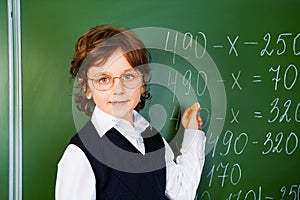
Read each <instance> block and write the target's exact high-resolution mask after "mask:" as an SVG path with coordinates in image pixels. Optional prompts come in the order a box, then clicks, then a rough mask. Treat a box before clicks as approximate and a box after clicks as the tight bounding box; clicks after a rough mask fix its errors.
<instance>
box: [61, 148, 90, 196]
mask: <svg viewBox="0 0 300 200" xmlns="http://www.w3.org/2000/svg"><path fill="white" fill-rule="evenodd" d="M95 194H96V193H95V177H94V173H93V170H92V167H91V165H90V163H89V161H88V159H87V158H86V156H85V154H84V153H83V152H82V151H81V149H80V148H78V147H77V146H75V145H72V144H71V145H69V146H68V147H67V149H66V151H65V152H64V155H63V157H62V158H61V160H60V162H59V163H58V169H57V178H56V186H55V199H56V200H70V199H72V200H83V199H84V200H95V199H96V198H95Z"/></svg>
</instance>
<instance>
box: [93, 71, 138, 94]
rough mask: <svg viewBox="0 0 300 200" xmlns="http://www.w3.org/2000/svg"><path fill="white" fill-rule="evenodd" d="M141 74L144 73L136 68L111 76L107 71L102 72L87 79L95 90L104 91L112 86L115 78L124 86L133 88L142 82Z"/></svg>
mask: <svg viewBox="0 0 300 200" xmlns="http://www.w3.org/2000/svg"><path fill="white" fill-rule="evenodd" d="M143 76H144V75H143V74H141V73H140V72H139V71H137V70H129V71H126V72H124V73H123V74H121V75H120V76H116V77H113V76H112V75H111V74H109V73H103V74H100V75H98V77H97V78H95V79H92V78H88V79H89V80H91V81H92V83H93V86H94V87H95V89H96V90H99V91H106V90H109V89H110V88H111V87H112V86H113V84H114V81H115V79H116V78H118V79H120V81H121V82H122V84H123V85H124V87H126V88H129V89H135V88H137V87H139V86H141V85H142V84H143Z"/></svg>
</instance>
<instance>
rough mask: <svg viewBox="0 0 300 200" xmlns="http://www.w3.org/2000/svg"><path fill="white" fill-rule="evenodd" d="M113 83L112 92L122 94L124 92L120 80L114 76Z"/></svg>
mask: <svg viewBox="0 0 300 200" xmlns="http://www.w3.org/2000/svg"><path fill="white" fill-rule="evenodd" d="M113 84H114V85H113V92H114V94H123V93H124V85H123V83H122V82H121V81H120V78H118V77H115V78H114V83H113Z"/></svg>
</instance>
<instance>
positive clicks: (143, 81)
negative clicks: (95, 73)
mask: <svg viewBox="0 0 300 200" xmlns="http://www.w3.org/2000/svg"><path fill="white" fill-rule="evenodd" d="M130 71H135V72H136V71H139V70H136V69H129V70H126V71H125V72H123V73H122V74H121V75H120V76H111V74H110V73H107V72H104V73H102V74H103V75H107V76H109V77H110V78H111V79H112V83H111V85H110V86H109V87H108V88H107V89H105V90H99V89H97V87H96V86H95V83H94V81H97V82H99V80H100V78H89V77H87V80H91V81H92V85H93V87H94V88H95V89H96V90H98V91H107V90H109V89H111V88H112V87H113V85H114V83H115V79H116V78H118V79H119V80H120V82H121V83H122V85H123V86H124V87H125V88H127V89H135V88H137V87H135V88H130V87H127V86H126V85H125V84H124V83H123V80H122V76H123V75H125V74H126V73H128V72H130ZM138 76H142V78H141V86H142V85H144V84H145V80H144V76H145V74H143V73H141V72H140V71H139V72H138ZM96 84H97V83H96Z"/></svg>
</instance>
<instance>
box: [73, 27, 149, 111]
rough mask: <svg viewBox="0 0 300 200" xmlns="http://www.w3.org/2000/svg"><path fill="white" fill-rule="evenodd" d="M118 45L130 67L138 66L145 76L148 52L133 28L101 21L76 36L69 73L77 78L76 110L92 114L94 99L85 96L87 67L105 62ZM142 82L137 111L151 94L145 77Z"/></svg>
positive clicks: (147, 73)
mask: <svg viewBox="0 0 300 200" xmlns="http://www.w3.org/2000/svg"><path fill="white" fill-rule="evenodd" d="M117 49H121V50H122V51H123V52H124V57H125V58H126V60H127V61H128V62H129V64H130V65H131V66H132V67H138V68H139V71H140V72H141V73H142V74H144V75H145V77H148V75H149V73H150V68H149V65H148V63H149V60H150V54H149V53H148V51H147V50H146V48H145V47H144V44H143V42H142V41H141V40H140V39H139V38H138V37H137V36H136V35H135V34H134V33H133V32H132V31H129V30H126V29H120V28H117V27H113V26H108V25H102V26H96V27H94V28H91V29H90V30H89V31H88V32H86V33H85V34H84V35H82V36H81V37H79V39H78V40H77V43H76V46H75V54H74V57H73V60H72V62H71V65H72V66H71V68H70V73H71V75H72V77H73V78H74V79H75V78H77V80H78V83H77V85H76V86H75V88H76V89H77V90H78V92H76V93H75V94H74V96H75V103H76V106H77V108H78V110H80V111H82V112H84V113H85V114H86V115H88V116H91V115H92V112H93V109H94V107H95V103H94V101H93V99H88V98H87V97H86V92H87V91H88V79H87V71H88V69H89V68H90V67H91V66H93V65H94V64H97V65H102V64H105V62H106V61H107V59H108V58H109V57H110V56H111V55H112V54H113V53H114V52H115V51H116V50H117ZM141 66H142V67H141ZM144 86H145V87H146V90H145V93H144V94H142V95H141V99H140V102H139V103H138V105H137V106H136V107H135V110H136V111H139V110H141V109H142V108H143V107H144V106H145V102H146V100H147V99H150V98H151V95H150V93H149V90H148V89H147V84H146V81H145V83H144Z"/></svg>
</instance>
